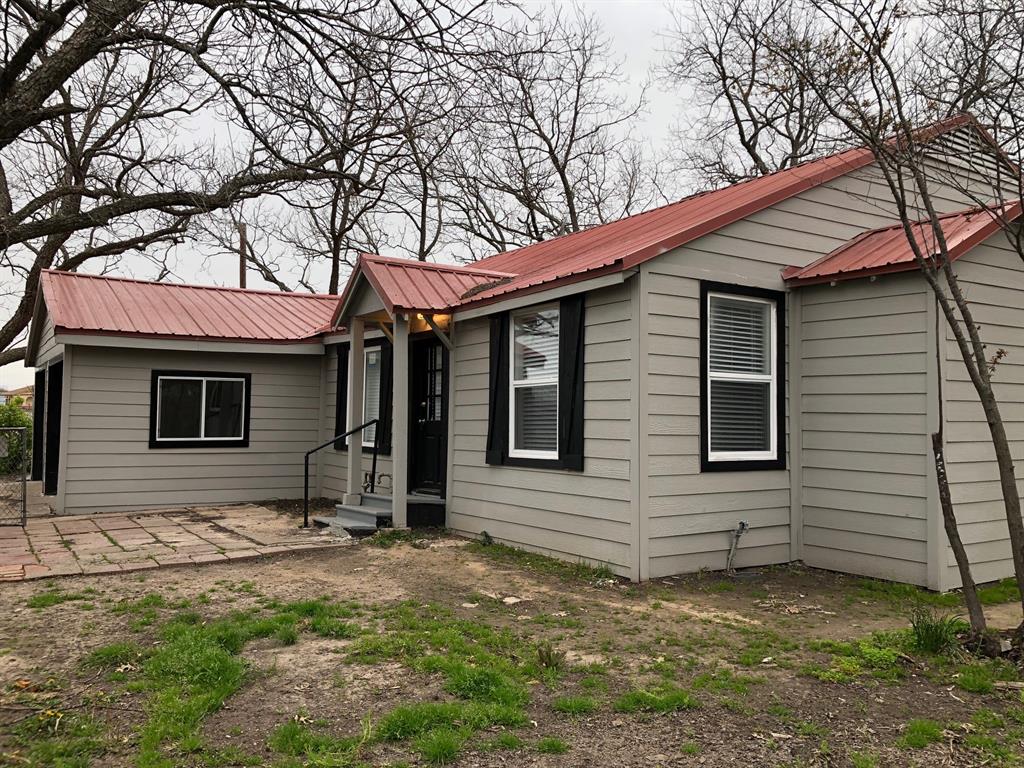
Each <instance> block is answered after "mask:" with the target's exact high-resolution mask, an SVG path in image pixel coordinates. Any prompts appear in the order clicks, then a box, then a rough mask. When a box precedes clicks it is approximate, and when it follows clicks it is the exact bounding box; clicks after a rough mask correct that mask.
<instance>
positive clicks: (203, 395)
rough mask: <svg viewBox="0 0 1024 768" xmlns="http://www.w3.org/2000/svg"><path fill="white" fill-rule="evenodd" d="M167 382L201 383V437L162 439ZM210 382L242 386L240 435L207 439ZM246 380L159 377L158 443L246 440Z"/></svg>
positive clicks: (157, 385)
mask: <svg viewBox="0 0 1024 768" xmlns="http://www.w3.org/2000/svg"><path fill="white" fill-rule="evenodd" d="M165 381H201V382H202V383H203V387H202V390H201V392H200V394H199V398H200V407H199V437H161V436H160V417H161V415H162V413H163V398H164V394H163V393H164V382H165ZM208 381H237V382H240V383H241V385H242V418H241V419H240V420H239V422H238V426H239V433H238V434H237V435H221V436H219V437H206V382H208ZM245 386H246V385H245V379H244V378H242V377H240V376H157V379H156V434H155V439H156V441H157V442H158V443H183V442H199V441H201V442H204V443H214V444H216V443H222V442H225V441H229V440H230V441H238V440H244V439H245V418H246V415H247V414H246V412H245V398H246V397H247V396H248V392H246V391H245Z"/></svg>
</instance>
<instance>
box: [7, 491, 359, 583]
mask: <svg viewBox="0 0 1024 768" xmlns="http://www.w3.org/2000/svg"><path fill="white" fill-rule="evenodd" d="M349 543H351V540H350V539H344V538H341V537H338V536H336V535H334V534H332V533H330V532H329V529H328V530H325V531H321V530H318V529H315V528H310V529H306V530H304V529H302V528H299V527H297V526H296V524H295V522H294V521H293V520H292V519H290V518H288V517H286V516H284V515H282V514H280V513H278V512H275V511H273V510H270V509H267V508H266V507H260V506H256V505H253V504H246V505H241V506H235V507H208V508H188V509H176V510H163V511H159V512H139V513H126V514H106V515H90V516H88V517H47V518H30V519H29V520H28V522H27V524H26V525H25V528H24V529H22V528H20V527H0V581H21V580H24V579H40V578H46V577H48V576H68V575H74V574H83V573H84V574H93V573H122V572H125V571H141V570H146V569H149V568H159V567H160V566H167V565H186V564H193V563H215V562H226V561H229V560H244V559H247V558H253V557H261V556H263V555H272V554H278V553H282V552H293V551H309V550H311V549H321V548H328V547H338V546H345V545H347V544H349Z"/></svg>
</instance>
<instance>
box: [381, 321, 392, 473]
mask: <svg viewBox="0 0 1024 768" xmlns="http://www.w3.org/2000/svg"><path fill="white" fill-rule="evenodd" d="M393 371H394V348H393V347H392V346H391V344H390V342H388V341H387V340H384V343H383V344H381V347H380V411H379V413H380V421H379V422H377V430H378V431H377V435H378V440H377V447H378V449H379V452H380V453H381V454H383V455H385V456H389V455H390V454H391V429H392V424H391V395H392V392H391V390H392V380H393V378H394V373H393Z"/></svg>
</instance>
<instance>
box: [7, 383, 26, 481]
mask: <svg viewBox="0 0 1024 768" xmlns="http://www.w3.org/2000/svg"><path fill="white" fill-rule="evenodd" d="M20 401H21V398H20V397H18V398H15V399H14V400H13V401H11V402H10V403H6V404H4V405H0V427H24V428H25V431H24V432H7V433H3V434H4V435H6V438H4V437H2V436H0V475H17V474H19V472H25V471H26V470H27V468H28V462H29V457H30V456H31V455H32V417H31V416H29V415H28V414H27V413H25V412H24V411H23V410H21V405H20Z"/></svg>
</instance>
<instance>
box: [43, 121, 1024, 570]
mask: <svg viewBox="0 0 1024 768" xmlns="http://www.w3.org/2000/svg"><path fill="white" fill-rule="evenodd" d="M931 135H932V136H933V139H932V140H933V141H934V142H935V143H936V144H935V146H937V147H938V146H940V145H941V147H942V148H943V152H942V155H943V156H944V157H946V158H953V157H955V158H956V161H955V166H954V163H952V162H951V163H949V167H947V168H946V169H945V172H948V173H963V174H968V173H976V170H975V169H974V168H973V166H971V165H969V163H967V162H965V160H964V159H965V158H969V157H970V156H972V155H977V154H978V153H979V152H982V151H983V150H982V149H980V148H981V147H983V146H985V145H984V143H983V142H982V141H980V140H979V137H980V135H981V134H980V129H978V128H976V126H975V124H974V122H973V121H972V120H970V119H969V118H966V117H965V118H957V119H954V120H951V121H948V122H947V123H943V124H940V125H938V126H934V127H933V128H932V129H931ZM961 168H967V169H968V170H961ZM934 193H935V194H934V197H935V204H936V205H937V206H939V208H940V210H941V211H942V212H943V213H945V214H948V215H947V216H946V218H945V219H944V227H945V231H946V234H947V237H948V238H949V240H950V242H951V244H952V249H953V254H954V256H955V257H956V258H957V260H958V261H957V271H958V273H959V275H960V279H961V281H962V283H963V284H964V285H965V286H967V287H968V290H969V293H968V295H969V296H970V298H971V300H972V302H974V311H975V313H976V317H977V318H978V319H979V321H980V322H981V323H982V324H983V326H984V328H985V330H984V332H985V333H986V334H990V343H992V344H998V345H999V346H1000V347H1002V348H1004V349H1006V350H1007V352H1008V354H1007V356H1006V357H1005V358H1004V359H1003V361H1002V362H1001V363H1000V367H999V371H998V375H997V377H996V378H997V381H998V384H997V387H998V389H999V391H998V394H999V397H1000V399H1001V405H1002V408H1003V414H1004V417H1005V418H1006V419H1007V421H1008V424H1009V425H1010V429H1011V433H1012V434H1011V437H1012V438H1013V439H1014V440H1015V442H1014V443H1013V445H1014V450H1015V451H1017V454H1018V455H1017V458H1018V459H1024V439H1021V438H1022V435H1021V433H1020V429H1019V426H1020V424H1021V423H1022V422H1024V387H1022V386H1021V384H1022V382H1024V363H1022V359H1024V339H1022V336H1021V332H1020V329H1021V328H1022V327H1024V264H1022V262H1021V260H1020V259H1019V258H1018V257H1017V255H1016V254H1015V253H1013V252H1011V251H1010V250H1009V249H1008V247H1007V246H1006V244H1005V238H1003V237H1002V235H1001V234H1000V233H999V232H998V227H997V226H996V225H995V223H994V220H993V217H992V216H991V215H990V214H989V213H988V212H987V211H985V210H983V209H981V210H979V209H977V208H975V207H973V206H974V203H973V202H972V201H971V200H970V198H969V196H967V195H965V194H963V193H961V192H959V191H958V188H957V185H955V184H952V185H951V184H943V183H942V182H941V180H937V181H936V182H935V189H934ZM894 208H895V207H894V204H893V202H892V200H891V198H890V197H889V194H888V190H887V188H886V185H885V184H884V183H883V182H882V181H880V179H879V174H878V168H877V167H876V166H875V165H874V161H873V157H872V155H871V153H870V152H869V151H867V150H864V149H855V150H851V151H847V152H844V153H841V154H838V155H835V156H832V157H828V158H825V159H822V160H818V161H814V162H810V163H806V164H804V165H802V166H799V167H796V168H793V169H790V170H786V171H782V172H780V173H776V174H773V175H771V176H766V177H763V178H758V179H754V180H751V181H748V182H744V183H742V184H737V185H734V186H732V187H728V188H725V189H722V190H718V191H716V192H710V193H706V194H703V195H697V196H694V197H691V198H687V199H685V200H682V201H680V202H678V203H674V204H671V205H667V206H663V207H661V208H658V209H655V210H652V211H648V212H646V213H642V214H639V215H636V216H632V217H630V218H627V219H624V220H622V221H618V222H613V223H611V224H607V225H604V226H600V227H595V228H593V229H590V230H587V231H584V232H580V233H577V234H572V235H567V236H564V237H561V238H557V239H554V240H550V241H547V242H544V243H538V244H536V245H531V246H528V247H525V248H521V249H519V250H517V251H512V252H509V253H504V254H499V255H497V256H494V257H491V258H489V259H485V260H483V261H481V262H477V263H476V264H474V265H472V266H448V265H439V264H423V263H419V262H414V261H408V260H401V259H390V258H384V257H380V256H364V257H363V258H362V259H361V260H360V263H359V265H358V267H357V268H356V270H355V271H354V273H353V274H352V276H351V278H350V280H349V283H348V285H347V287H346V290H345V293H344V295H343V296H341V297H337V296H309V295H294V294H280V293H263V292H258V291H241V290H232V289H220V288H202V287H187V286H177V285H168V284H154V283H145V282H139V281H131V280H118V279H110V278H101V277H90V276H85V275H77V274H67V273H60V272H46V273H44V274H43V277H42V283H41V284H42V290H41V292H40V295H39V299H38V303H37V306H36V310H35V317H34V321H33V326H32V332H31V335H30V339H29V347H28V356H27V363H28V364H29V365H34V366H36V367H37V369H38V370H37V385H36V391H37V393H39V394H38V397H39V404H40V407H39V408H38V409H37V419H36V424H37V427H36V429H37V440H36V446H37V447H39V448H40V450H39V451H38V452H37V456H36V462H35V466H34V471H35V473H36V475H37V476H38V477H43V478H44V479H45V482H46V486H47V489H48V491H49V492H51V493H54V494H56V506H57V509H58V511H60V512H62V513H64V514H82V513H99V512H106V511H124V510H135V509H143V508H153V507H165V506H174V505H190V504H216V503H230V502H241V501H254V500H259V499H265V498H269V497H291V498H294V497H297V496H301V495H302V487H303V474H302V458H303V454H304V453H305V451H307V450H309V449H310V448H312V447H314V446H316V445H317V444H318V443H321V442H326V441H329V440H331V438H332V437H334V436H336V435H340V434H342V433H344V432H345V431H347V429H349V428H351V427H358V426H360V425H362V424H364V423H366V422H370V421H372V420H373V419H379V421H378V422H376V423H375V424H374V425H373V426H371V427H368V428H365V429H363V430H362V431H361V432H358V433H357V435H359V436H360V437H359V438H354V439H353V440H352V441H350V444H349V445H348V446H345V445H343V444H342V443H341V442H340V441H339V444H338V445H337V446H333V447H330V448H328V449H326V450H324V451H321V452H320V453H318V454H316V458H315V463H314V465H313V468H312V469H313V478H312V483H313V494H314V495H318V496H327V497H332V498H335V499H338V500H340V501H342V502H343V503H344V504H346V505H348V507H350V508H351V509H363V508H366V507H369V508H371V509H374V508H377V507H378V506H379V505H380V504H382V503H383V504H386V505H387V506H388V507H389V511H390V513H391V515H392V516H393V522H394V524H395V525H396V526H404V525H406V523H407V522H409V520H410V519H411V517H412V516H415V515H416V514H419V511H420V506H421V505H422V504H423V503H424V501H425V499H426V498H427V497H428V496H431V497H432V499H433V500H434V501H435V502H436V501H438V500H443V502H444V509H445V515H446V517H445V520H446V523H447V525H448V526H449V527H450V528H452V529H454V530H456V531H459V532H462V533H466V534H470V535H480V534H482V533H483V532H484V531H486V532H488V533H489V534H490V535H491V536H493V537H494V538H495V539H497V540H499V541H504V542H508V543H511V544H514V545H517V546H521V547H526V548H529V549H533V550H536V551H541V552H545V553H549V554H552V555H555V556H558V557H563V558H567V559H584V560H587V561H591V562H601V563H607V564H609V565H610V566H611V567H612V568H613V569H614V570H615V571H616V572H617V573H619V574H622V575H624V576H628V577H630V578H633V579H638V580H642V579H648V578H654V577H659V576H664V575H668V574H674V573H682V572H690V571H696V570H698V569H700V568H711V569H721V568H724V567H725V566H726V562H727V557H728V553H729V550H730V545H731V543H732V541H733V538H734V532H735V531H736V530H737V529H738V528H739V527H740V524H741V521H742V522H743V523H745V524H746V525H747V526H749V528H748V529H746V532H745V533H744V534H743V535H742V538H741V539H740V540H739V542H738V547H737V550H736V553H735V560H734V564H735V565H736V566H754V565H767V564H772V563H785V562H789V561H793V560H803V561H805V562H806V563H808V564H809V565H813V566H819V567H823V568H830V569H834V570H842V571H847V572H850V573H857V574H864V575H868V576H875V577H881V578H886V579H893V580H898V581H905V582H911V583H915V584H922V585H926V586H929V587H931V588H934V589H949V588H951V587H954V586H956V585H957V579H958V576H957V571H956V567H955V565H954V562H953V559H952V557H951V555H950V552H949V548H948V545H947V542H946V539H945V533H944V531H943V526H942V518H941V514H940V511H939V506H938V499H937V492H936V484H935V480H934V476H933V468H932V467H933V465H932V461H931V457H930V448H929V434H930V433H931V432H932V431H933V430H934V429H935V428H936V426H937V425H938V418H939V413H940V411H939V404H940V400H939V396H940V395H939V392H940V383H941V397H942V398H943V400H942V406H943V408H942V413H943V414H944V418H945V430H946V435H947V439H948V442H949V445H948V455H947V458H948V461H949V472H950V478H951V481H952V483H953V488H952V490H953V495H954V501H955V502H956V504H957V510H958V514H960V516H961V518H962V530H961V533H962V536H963V538H964V541H965V544H966V546H967V549H968V553H969V555H970V556H971V559H972V561H973V562H974V563H975V569H976V576H977V578H978V579H980V580H988V579H995V578H999V577H1002V576H1006V575H1009V574H1011V573H1012V564H1011V560H1010V549H1009V546H1008V542H1007V534H1006V524H1005V520H1003V518H1002V504H1001V497H1000V493H999V484H998V482H997V478H996V475H995V467H994V458H993V454H992V447H991V444H990V443H989V442H988V440H987V436H986V425H985V419H984V417H983V414H982V412H981V408H980V406H979V405H978V403H977V402H976V398H974V396H973V392H972V390H971V386H970V383H969V382H968V381H967V380H966V374H965V370H964V368H963V363H962V361H961V360H960V359H959V356H958V353H957V350H956V348H955V345H953V344H951V343H949V339H948V333H947V332H946V331H945V326H944V325H943V324H941V323H939V322H938V321H937V314H936V305H935V301H934V299H933V297H932V295H931V294H930V293H929V289H928V286H927V285H926V283H925V281H924V279H923V278H922V277H921V276H920V275H919V274H918V273H917V272H916V267H915V265H914V263H913V260H912V258H910V256H909V253H908V248H907V245H906V240H905V238H904V237H902V233H901V232H900V231H899V230H898V229H894V228H893V227H894V224H895V223H896V215H895V210H894ZM1019 212H1020V205H1019V203H1017V204H1015V205H1013V206H1009V207H1008V208H1007V210H1005V211H1004V214H1005V215H1007V216H1009V217H1010V218H1015V217H1016V216H1017V215H1018V214H1019ZM922 237H923V235H922ZM925 241H926V238H925ZM937 350H938V351H939V354H936V351H937ZM393 425H394V426H393ZM375 445H376V446H377V448H378V449H379V450H378V454H379V457H378V463H377V472H376V475H375V477H374V481H375V484H376V488H375V490H377V492H378V493H377V495H376V496H373V497H371V496H368V495H367V494H365V493H364V492H363V491H364V484H365V478H366V473H367V472H369V471H370V467H371V466H372V454H373V452H374V446H375ZM380 496H384V497H385V498H383V499H382V498H380ZM388 496H390V498H387V497H388Z"/></svg>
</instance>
